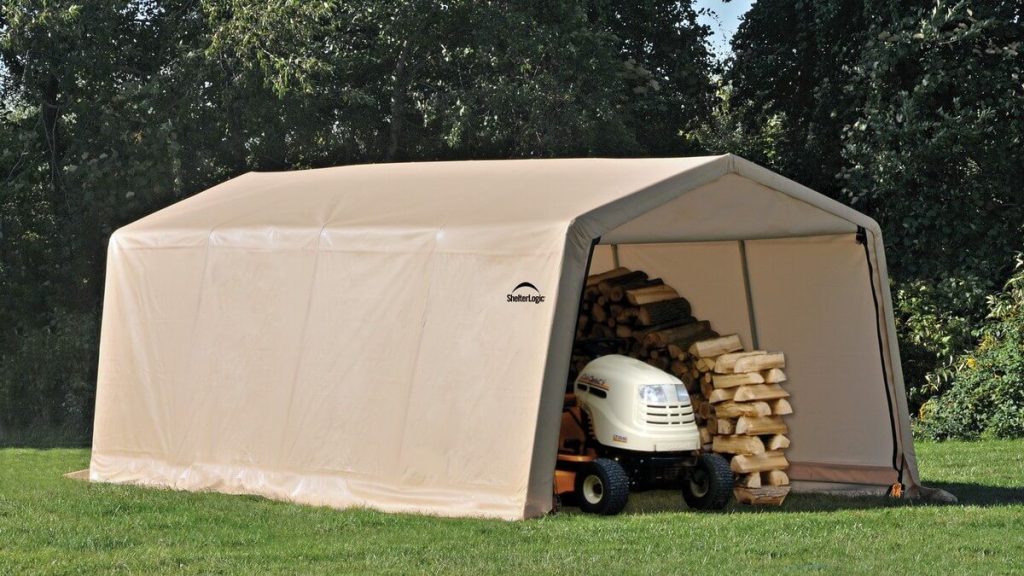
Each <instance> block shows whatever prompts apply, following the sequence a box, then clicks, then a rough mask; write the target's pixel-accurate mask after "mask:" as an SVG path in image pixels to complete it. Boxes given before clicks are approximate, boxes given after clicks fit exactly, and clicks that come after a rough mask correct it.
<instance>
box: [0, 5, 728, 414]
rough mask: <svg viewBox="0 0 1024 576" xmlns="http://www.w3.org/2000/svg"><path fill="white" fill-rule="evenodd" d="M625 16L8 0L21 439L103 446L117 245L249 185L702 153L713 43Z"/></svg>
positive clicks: (7, 128)
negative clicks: (111, 275)
mask: <svg viewBox="0 0 1024 576" xmlns="http://www.w3.org/2000/svg"><path fill="white" fill-rule="evenodd" d="M609 6H611V5H610V4H609V5H606V4H605V3H602V2H580V1H574V0H559V1H555V2H535V1H528V2H515V3H500V2H499V3H494V2H487V3H482V2H470V1H467V0H459V1H455V2H436V1H430V0H415V1H412V2H380V1H377V0H354V1H347V0H346V1H341V0H326V1H322V2H296V1H293V0H272V1H262V2H257V1H253V0H200V1H195V0H93V1H90V2H74V1H71V0H57V1H52V0H0V355H2V358H3V360H4V365H3V367H2V369H0V398H3V400H2V403H0V427H4V426H6V427H10V426H13V425H18V426H22V425H29V424H32V425H36V424H40V423H41V424H42V425H52V426H78V427H80V431H81V433H83V434H85V433H86V432H87V431H86V429H85V428H84V427H85V426H86V425H87V422H86V421H87V420H88V418H87V417H83V416H81V415H80V414H79V413H78V412H77V410H79V409H80V408H81V406H83V405H88V404H90V403H91V394H92V386H93V383H94V382H95V378H96V373H95V366H96V350H95V337H94V335H89V334H92V331H94V329H95V326H96V324H97V323H98V316H99V311H100V306H101V298H102V286H103V268H104V263H105V262H104V256H105V249H106V243H107V239H108V237H109V235H110V233H111V232H112V231H113V230H115V229H117V228H118V227H120V226H122V225H124V224H125V223H127V222H130V221H132V220H135V219H137V218H139V217H141V216H143V215H145V214H147V213H150V212H153V211H155V210H157V209H159V208H161V207H163V206H166V205H167V204H170V203H172V202H174V201H176V200H179V199H182V198H184V197H187V196H188V195H190V194H194V193H196V192H199V191H201V190H203V189H205V188H207V187H209V186H212V185H214V184H216V183H219V182H221V181H223V180H226V179H228V178H231V177H233V176H236V175H238V174H241V173H243V172H246V171H249V170H283V169H294V168H309V167H320V166H331V165H342V164H355V163H364V162H382V161H397V160H437V159H468V158H510V157H550V156H594V155H603V156H622V155H649V154H653V153H659V154H675V153H679V154H682V153H688V152H691V151H692V147H690V146H689V143H687V142H686V141H684V140H683V139H682V138H681V137H680V136H679V134H680V133H681V132H683V131H685V130H688V129H690V128H691V127H692V126H693V125H694V124H695V123H696V122H697V121H698V120H699V118H701V116H702V114H703V112H704V111H705V110H706V109H707V107H708V105H709V102H710V98H711V86H712V84H711V80H710V74H711V71H712V70H713V69H714V68H713V65H712V61H711V57H710V55H709V52H708V48H707V36H708V34H709V30H708V29H706V28H705V27H702V26H700V25H698V24H697V23H696V14H695V13H694V11H693V9H692V7H691V6H690V3H689V2H681V3H680V2H668V1H656V2H651V1H647V0H645V1H643V2H639V1H637V2H619V3H615V5H614V8H615V10H612V9H611V8H609ZM70 335H76V336H75V337H74V338H72V337H71V336H70ZM87 336H88V337H87ZM54 346H56V347H57V348H56V349H51V347H54ZM39 363H42V364H45V365H46V366H45V369H44V368H43V367H38V368H37V367H36V365H37V364H39ZM23 370H28V372H26V373H25V374H24V375H22V374H21V372H22V371H23ZM81 382H85V383H86V385H85V387H84V388H83V387H82V386H80V385H79V383H81ZM71 383H74V384H71ZM68 394H71V395H72V396H74V399H69V398H68ZM45 406H51V407H52V409H45Z"/></svg>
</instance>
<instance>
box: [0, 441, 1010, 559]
mask: <svg viewBox="0 0 1024 576" xmlns="http://www.w3.org/2000/svg"><path fill="white" fill-rule="evenodd" d="M88 458H89V454H88V451H87V450H82V449H53V450H36V449H21V448H9V449H3V450H0V574H24V573H55V574H94V573H124V574H129V573H130V574H152V573H185V574H227V573H230V574H238V573H243V574H266V573H284V574H321V573H322V574H410V573H434V574H474V575H476V574H491V573H496V574H684V573H689V574H730V573H734V574H745V575H746V574H750V575H752V574H777V573H787V572H800V573H805V572H812V573H821V574H837V573H842V574H845V573H868V572H870V573H875V574H879V575H881V574H889V573H895V572H901V573H905V574H940V573H941V574H949V573H960V572H978V573H1011V572H1024V441H988V442H977V443H956V442H949V443H945V444H931V443H920V444H918V458H919V460H920V466H921V474H922V476H923V478H924V482H925V483H926V484H929V485H932V486H937V487H941V488H944V489H946V490H949V491H951V492H953V493H954V494H956V495H957V496H959V497H960V501H961V503H960V504H958V505H928V504H921V503H907V502H896V501H892V500H886V499H882V498H843V497H824V496H811V495H791V496H790V497H789V499H788V500H787V501H786V503H785V505H784V506H783V507H782V508H780V509H768V510H754V509H750V508H746V507H735V506H734V507H732V508H730V509H729V511H728V512H726V513H721V514H717V513H693V512H688V511H686V510H681V505H680V504H678V501H677V497H676V496H674V495H672V494H670V493H656V494H651V493H648V494H641V495H639V497H638V498H635V499H634V502H633V503H631V510H632V513H629V514H625V515H622V516H618V517H614V518H598V517H593V516H586V515H581V514H574V513H571V511H567V512H563V513H561V514H558V515H556V516H551V517H547V518H543V519H539V520H531V521H526V522H502V521H491V520H459V519H439V518H430V517H421V516H406V515H389V514H381V513H377V512H371V511H365V510H353V511H338V510H330V509H324V508H312V507H306V506H296V505H291V504H284V503H280V502H271V501H268V500H264V499H261V498H255V497H245V496H224V495H219V494H192V493H184V492H171V491H166V490H152V489H143V488H137V487H128V486H111V485H94V484H89V483H86V482H80V481H74V480H68V479H65V478H62V477H61V475H62V474H63V473H65V472H69V471H72V470H78V469H81V468H85V467H86V466H87V464H88Z"/></svg>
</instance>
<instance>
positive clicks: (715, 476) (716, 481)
mask: <svg viewBox="0 0 1024 576" xmlns="http://www.w3.org/2000/svg"><path fill="white" fill-rule="evenodd" d="M732 485H733V479H732V470H731V469H730V468H729V462H727V461H726V459H725V458H722V457H721V456H719V455H718V454H701V455H700V457H699V458H698V459H697V464H696V465H695V466H694V467H693V468H692V469H690V471H689V473H688V474H686V475H684V476H683V500H686V505H687V506H689V507H690V508H693V509H695V510H721V509H722V508H725V505H726V504H728V503H729V498H730V497H731V496H732Z"/></svg>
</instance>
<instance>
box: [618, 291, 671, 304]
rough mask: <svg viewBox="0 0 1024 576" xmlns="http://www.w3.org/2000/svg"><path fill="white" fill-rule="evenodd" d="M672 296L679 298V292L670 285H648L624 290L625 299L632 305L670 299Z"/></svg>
mask: <svg viewBox="0 0 1024 576" xmlns="http://www.w3.org/2000/svg"><path fill="white" fill-rule="evenodd" d="M672 298H679V293H678V292H676V290H675V288H672V287H671V286H650V287H647V288H634V289H633V290H626V301H628V302H629V303H630V304H632V305H633V306H643V305H644V304H650V303H652V302H661V301H662V300H671V299H672Z"/></svg>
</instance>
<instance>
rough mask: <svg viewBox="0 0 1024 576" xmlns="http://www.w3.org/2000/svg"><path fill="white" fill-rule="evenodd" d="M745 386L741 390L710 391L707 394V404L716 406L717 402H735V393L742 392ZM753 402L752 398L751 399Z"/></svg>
mask: <svg viewBox="0 0 1024 576" xmlns="http://www.w3.org/2000/svg"><path fill="white" fill-rule="evenodd" d="M744 388H746V386H744V387H741V388H717V389H713V390H711V393H710V394H708V395H707V396H708V402H711V403H712V404H718V403H719V402H725V401H726V400H735V396H736V391H737V390H743V389H744ZM752 400H753V398H752Z"/></svg>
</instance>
